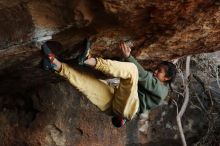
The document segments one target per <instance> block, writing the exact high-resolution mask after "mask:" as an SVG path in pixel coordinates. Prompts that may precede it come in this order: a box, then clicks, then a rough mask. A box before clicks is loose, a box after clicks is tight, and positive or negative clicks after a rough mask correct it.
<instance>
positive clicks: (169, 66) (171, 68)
mask: <svg viewBox="0 0 220 146" xmlns="http://www.w3.org/2000/svg"><path fill="white" fill-rule="evenodd" d="M161 67H162V68H164V69H165V73H166V75H165V76H166V77H168V78H170V79H169V80H168V81H166V82H165V83H167V84H169V87H170V89H171V91H173V89H172V86H171V84H172V83H173V82H174V80H175V78H176V74H177V69H176V65H175V64H173V63H171V62H168V61H162V62H161V63H160V64H159V65H158V68H161Z"/></svg>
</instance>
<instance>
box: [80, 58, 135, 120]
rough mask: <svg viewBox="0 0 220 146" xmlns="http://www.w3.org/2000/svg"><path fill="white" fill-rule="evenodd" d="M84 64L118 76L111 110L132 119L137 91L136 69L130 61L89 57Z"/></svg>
mask: <svg viewBox="0 0 220 146" xmlns="http://www.w3.org/2000/svg"><path fill="white" fill-rule="evenodd" d="M84 64H87V65H90V66H93V67H95V69H97V70H99V71H102V72H103V73H105V74H108V75H111V76H113V77H118V78H120V84H119V87H118V88H117V89H116V92H115V94H114V98H113V111H114V112H115V113H118V114H120V115H122V116H123V117H125V118H127V119H129V120H130V119H132V118H133V117H134V116H135V114H136V113H137V111H138V107H139V99H138V93H137V86H138V70H137V67H136V66H135V65H134V64H133V63H130V62H119V61H112V60H104V59H102V58H89V59H87V60H86V61H85V62H84Z"/></svg>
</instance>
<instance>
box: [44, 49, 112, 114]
mask: <svg viewBox="0 0 220 146" xmlns="http://www.w3.org/2000/svg"><path fill="white" fill-rule="evenodd" d="M42 48H43V50H42V51H43V52H44V54H45V57H44V64H43V65H44V68H46V69H52V70H55V71H56V72H57V73H58V74H60V75H61V76H63V77H64V78H66V79H67V80H68V81H69V82H70V83H71V84H72V85H73V86H74V87H76V88H77V89H78V90H79V91H81V92H82V93H83V94H84V95H85V96H86V97H87V98H88V99H89V100H90V101H91V102H92V103H93V104H95V105H96V106H98V107H99V108H100V109H101V110H102V111H105V110H106V109H108V108H110V107H111V105H112V98H113V95H114V89H113V88H112V87H110V86H108V85H107V84H105V83H104V82H102V81H100V80H98V79H96V78H95V77H94V76H92V75H91V74H88V73H85V72H79V71H78V70H76V69H74V68H72V67H70V66H68V65H67V64H65V63H61V62H60V61H59V60H58V59H56V57H55V55H54V54H53V53H52V52H51V50H50V49H49V48H48V47H47V46H42ZM83 57H86V56H85V55H84V56H83ZM83 57H81V58H83Z"/></svg>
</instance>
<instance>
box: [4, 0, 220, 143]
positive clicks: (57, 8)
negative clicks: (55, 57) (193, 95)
mask: <svg viewBox="0 0 220 146" xmlns="http://www.w3.org/2000/svg"><path fill="white" fill-rule="evenodd" d="M219 5H220V2H219V1H218V0H187V1H183V0H170V1H165V0H135V1H134V0H118V1H115V0H93V1H91V0H47V1H45V0H7V1H6V0H1V1H0V34H1V35H0V58H1V59H0V79H1V83H0V111H1V112H0V132H1V135H0V142H1V145H21V146H23V145H34V146H35V145H36V146H37V145H43V146H44V145H48V146H49V145H53V146H54V145H60V146H62V145H126V144H127V145H135V144H136V145H138V143H141V144H145V143H148V142H149V141H150V139H148V138H149V136H148V138H146V135H144V134H142V133H140V132H138V126H137V122H138V121H134V122H132V123H130V124H129V126H128V127H127V128H122V129H119V130H118V129H114V128H113V127H112V126H111V124H110V120H109V119H110V117H108V116H106V115H105V114H103V113H100V112H99V111H98V110H97V109H96V108H95V107H94V106H92V105H91V104H90V103H87V102H85V101H84V100H82V99H80V100H79V96H81V95H78V93H76V92H75V90H73V88H72V87H70V86H69V85H68V84H66V83H59V82H61V81H62V82H63V80H62V79H61V78H59V77H58V76H56V75H54V74H52V73H50V72H45V71H43V70H42V69H40V65H39V64H40V61H41V53H40V49H39V47H37V46H38V43H40V42H43V41H45V40H48V39H51V38H52V40H55V41H59V42H61V44H62V45H63V47H62V49H60V51H58V54H59V56H60V57H61V58H62V59H63V60H64V61H66V62H69V61H71V59H72V58H74V57H75V56H76V52H77V49H78V44H79V43H80V42H81V41H82V39H83V38H85V37H87V36H91V38H92V42H93V44H92V52H91V53H92V54H93V55H94V56H102V57H106V58H118V57H120V50H119V49H118V47H117V45H118V42H119V41H120V40H132V41H133V42H134V47H133V48H132V54H133V55H134V56H135V57H136V58H137V59H139V61H140V62H141V63H142V64H143V65H145V66H146V67H147V66H148V65H149V63H153V64H154V63H155V62H157V61H158V60H160V59H162V60H170V59H174V58H177V57H181V56H185V55H188V54H195V53H201V52H210V51H215V50H219V49H220V42H219V40H220V6H219ZM53 83H56V84H55V85H53ZM51 84H52V85H51ZM43 86H45V89H43ZM47 90H48V91H50V92H48V93H47ZM157 120H158V119H157ZM165 126H166V125H165ZM168 127H169V124H168ZM174 130H175V129H174ZM153 131H154V130H153ZM152 133H154V132H152ZM168 135H169V134H168ZM173 136H174V137H175V135H172V132H171V137H173ZM157 138H158V139H160V140H158V141H159V142H157V140H156V139H153V141H152V145H162V144H163V143H165V144H166V141H167V140H168V139H169V138H168V137H165V138H164V139H163V138H162V137H157ZM175 138H177V139H178V137H175ZM170 143H173V145H177V144H178V142H176V141H175V140H173V139H172V140H170Z"/></svg>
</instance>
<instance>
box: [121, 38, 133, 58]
mask: <svg viewBox="0 0 220 146" xmlns="http://www.w3.org/2000/svg"><path fill="white" fill-rule="evenodd" d="M119 48H120V49H121V52H122V56H123V57H125V58H128V57H129V56H130V54H131V48H130V47H129V46H127V45H126V43H125V42H120V44H119Z"/></svg>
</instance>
